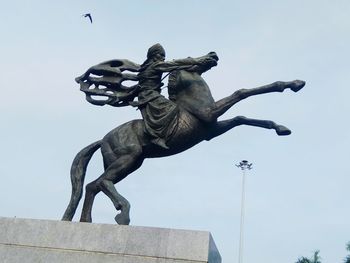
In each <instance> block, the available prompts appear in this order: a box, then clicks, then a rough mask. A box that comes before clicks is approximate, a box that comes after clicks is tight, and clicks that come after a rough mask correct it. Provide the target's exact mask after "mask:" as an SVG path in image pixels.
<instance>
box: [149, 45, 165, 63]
mask: <svg viewBox="0 0 350 263" xmlns="http://www.w3.org/2000/svg"><path fill="white" fill-rule="evenodd" d="M150 59H152V60H164V59H165V50H164V48H163V47H162V45H161V44H159V43H157V44H155V45H153V46H151V47H150V48H149V49H148V52H147V60H150Z"/></svg>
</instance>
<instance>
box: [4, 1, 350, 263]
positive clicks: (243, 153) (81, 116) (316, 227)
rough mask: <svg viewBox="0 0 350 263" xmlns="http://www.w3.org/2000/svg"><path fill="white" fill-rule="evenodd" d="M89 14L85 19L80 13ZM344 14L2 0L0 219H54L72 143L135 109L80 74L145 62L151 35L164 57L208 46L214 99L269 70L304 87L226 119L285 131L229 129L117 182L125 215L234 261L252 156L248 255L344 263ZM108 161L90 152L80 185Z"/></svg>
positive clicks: (347, 236)
mask: <svg viewBox="0 0 350 263" xmlns="http://www.w3.org/2000/svg"><path fill="white" fill-rule="evenodd" d="M88 12H90V13H91V14H92V16H93V19H94V22H93V24H90V23H89V21H88V20H87V19H86V18H83V17H82V14H84V13H88ZM349 13H350V2H349V1H348V0H333V1H330V0H329V1H325V0H323V1H322V0H317V1H316V0H303V1H302V0H293V1H292V0H286V1H257V0H255V1H236V0H231V1H228V0H227V1H221V0H217V1H199V0H197V1H194V0H177V1H164V0H163V1H160V0H148V1H147V0H139V1H135V0H131V1H119V0H115V1H107V0H99V1H97V0H89V1H86V0H85V1H82V0H77V1H66V0H62V1H50V2H49V1H39V0H31V1H25V0H22V1H19V0H12V1H2V3H1V9H0V17H1V21H2V22H1V23H0V34H1V48H0V58H1V62H0V71H1V75H2V88H1V96H2V98H3V100H2V102H1V103H0V110H1V115H0V116H1V117H0V122H1V129H0V138H1V145H2V150H1V152H0V160H1V165H0V174H1V178H2V183H1V184H0V209H1V212H0V216H3V217H14V216H16V217H21V218H36V219H53V220H59V219H60V218H61V216H62V215H63V212H64V210H65V208H66V206H67V204H68V201H69V198H70V192H71V185H70V178H69V170H70V165H71V162H72V160H73V158H74V156H75V154H76V153H77V152H78V151H79V150H80V149H82V148H83V147H85V146H87V145H88V144H90V143H91V142H93V141H96V140H99V139H101V138H102V137H103V136H104V135H105V134H106V133H107V132H109V131H110V130H111V129H113V128H114V127H116V126H118V125H120V124H122V123H124V122H126V121H129V120H131V119H136V118H140V113H139V112H138V111H135V109H133V108H131V107H125V108H113V107H109V106H105V107H98V106H94V105H91V104H89V103H88V102H87V101H85V97H84V94H83V93H82V92H80V91H79V86H78V85H77V84H76V83H75V82H74V78H75V77H76V76H78V75H80V74H81V73H83V72H84V71H85V70H86V69H87V68H88V67H90V66H92V65H94V64H97V63H100V62H102V61H105V60H108V59H113V58H127V59H130V60H132V61H135V62H137V63H142V62H143V60H144V59H145V57H146V52H147V49H148V47H150V46H151V45H152V44H154V43H157V42H159V43H161V44H162V45H163V46H164V47H165V49H166V51H167V59H169V60H171V59H176V58H184V57H187V56H192V57H196V56H201V55H204V54H206V53H208V52H210V51H216V52H217V54H218V55H219V57H220V61H219V64H218V66H217V67H215V68H213V69H212V70H210V71H209V72H207V73H205V74H204V75H203V77H204V79H205V80H206V81H207V83H208V85H209V86H210V87H211V91H212V93H213V96H214V97H215V99H221V98H223V97H225V96H228V95H230V94H231V93H233V92H234V91H235V90H237V89H239V88H253V87H257V86H261V85H264V84H269V83H271V82H274V81H277V80H282V81H288V80H294V79H302V80H305V81H306V83H307V84H306V86H305V88H304V89H303V90H301V91H300V92H298V93H293V92H291V91H286V92H284V93H277V94H269V95H263V96H256V97H251V98H249V99H247V100H245V101H243V102H241V103H240V104H237V105H235V106H234V107H233V108H232V109H231V110H229V111H228V112H227V113H226V114H225V115H224V116H223V117H222V118H221V119H226V118H231V117H234V116H237V115H244V116H247V117H251V118H261V119H270V120H273V121H275V122H277V123H280V124H283V125H285V126H287V127H288V128H290V129H291V130H292V132H293V133H292V134H291V135H290V136H287V137H278V136H277V135H276V134H275V132H274V131H273V130H264V129H259V128H254V127H237V128H235V129H233V130H231V131H229V132H227V133H226V134H224V135H222V136H221V137H218V138H216V139H213V140H212V141H210V142H203V143H201V144H199V145H197V146H195V147H193V148H191V149H190V150H188V151H186V152H183V153H181V154H178V155H176V156H171V157H167V158H161V159H149V160H146V161H145V162H144V164H143V165H142V167H141V168H140V169H139V170H137V171H136V172H134V173H133V174H131V175H129V177H127V178H126V179H124V180H123V181H122V182H120V183H119V184H117V189H118V191H119V192H120V193H121V194H122V195H123V196H125V197H126V198H127V199H128V200H129V201H130V203H131V206H132V208H131V209H132V210H131V224H132V225H138V226H152V227H166V228H178V229H193V230H206V231H210V232H211V233H212V235H213V238H214V240H215V242H216V245H217V247H218V249H219V251H220V253H221V256H222V259H223V263H228V262H237V261H238V245H239V223H240V222H239V220H240V201H241V171H240V170H239V169H237V168H236V167H235V166H234V164H235V163H238V162H239V161H240V160H242V159H248V160H249V161H251V162H253V163H254V165H253V166H254V169H253V170H251V171H250V172H249V173H248V179H247V185H246V187H247V188H246V222H245V241H244V242H245V243H244V262H245V263H253V262H260V261H263V262H269V263H280V262H289V263H293V262H295V261H296V260H297V258H298V257H300V256H311V255H312V253H313V251H315V250H317V249H319V250H320V251H321V252H320V255H321V257H322V262H323V263H328V262H329V263H336V262H342V260H343V258H344V257H345V256H346V255H347V252H346V250H345V244H346V243H347V242H348V241H350V223H349V222H350V210H349V199H350V191H349V186H350V168H349V166H347V164H348V162H349V160H348V159H349V149H350V135H349V126H350V125H349V121H348V120H349V117H348V113H350V104H349V103H348V98H349V97H350V89H349V81H350V77H349V72H350V63H349V60H350V52H349V46H350V17H349ZM164 94H166V90H164ZM102 172H103V169H102V161H101V157H100V154H99V153H96V154H95V157H94V158H93V159H92V161H91V164H90V166H89V168H88V173H87V177H86V182H90V181H92V180H94V179H95V178H97V177H98V176H99V175H100V174H101V173H102ZM80 211H81V207H80V208H79V209H78V212H77V215H76V217H75V219H74V220H78V218H79V216H80V215H79V213H80ZM114 216H115V210H114V207H113V205H112V203H111V202H110V200H109V199H108V198H107V197H105V196H104V195H103V194H99V195H98V196H97V199H96V202H95V206H94V210H93V221H94V222H95V223H111V224H114V223H115V222H114Z"/></svg>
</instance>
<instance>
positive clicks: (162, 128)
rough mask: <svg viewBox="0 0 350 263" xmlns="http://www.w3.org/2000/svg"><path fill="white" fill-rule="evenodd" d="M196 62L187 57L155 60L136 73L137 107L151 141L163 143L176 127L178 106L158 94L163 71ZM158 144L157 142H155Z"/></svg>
mask: <svg viewBox="0 0 350 263" xmlns="http://www.w3.org/2000/svg"><path fill="white" fill-rule="evenodd" d="M195 64H196V61H195V59H193V58H187V59H181V60H173V61H171V62H164V61H157V62H155V63H152V64H150V65H148V66H147V67H145V68H143V69H141V70H140V72H139V73H138V79H139V86H140V89H139V93H138V107H139V109H140V110H141V113H142V117H143V120H144V123H145V132H146V133H147V134H148V135H150V136H151V137H153V141H154V142H155V143H157V141H158V142H159V141H163V143H161V144H160V145H162V144H165V142H167V141H168V140H169V139H170V138H171V135H172V134H173V132H174V131H175V130H176V128H177V121H178V118H177V115H178V112H179V109H178V106H177V105H176V104H175V103H174V102H172V101H170V100H168V99H167V98H165V97H164V96H163V95H161V94H160V92H161V86H162V83H161V78H162V73H163V72H170V71H172V70H178V69H186V68H189V67H191V66H193V65H195ZM157 144H158V143H157Z"/></svg>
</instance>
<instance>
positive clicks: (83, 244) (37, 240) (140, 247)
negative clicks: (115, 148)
mask: <svg viewBox="0 0 350 263" xmlns="http://www.w3.org/2000/svg"><path fill="white" fill-rule="evenodd" d="M0 259H1V262H5V263H83V262H84V263H92V262H93V263H102V262H103V263H112V262H113V263H170V262H172V263H177V262H182V263H187V262H188V263H200V262H209V263H220V262H221V257H220V254H219V252H218V250H217V248H216V246H215V243H214V241H213V239H212V236H211V234H210V233H209V232H204V231H190V230H175V229H164V228H150V227H136V226H118V225H108V224H89V223H78V222H63V221H52V220H33V219H19V218H1V217H0Z"/></svg>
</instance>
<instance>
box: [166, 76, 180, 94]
mask: <svg viewBox="0 0 350 263" xmlns="http://www.w3.org/2000/svg"><path fill="white" fill-rule="evenodd" d="M178 74H179V70H174V71H172V72H171V73H170V74H169V78H168V95H169V100H171V101H176V95H177V90H176V79H177V76H178Z"/></svg>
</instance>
